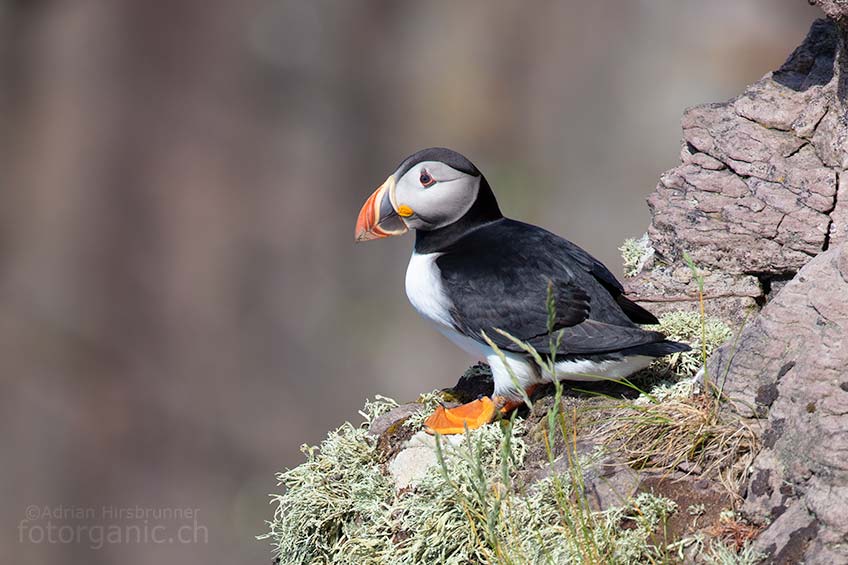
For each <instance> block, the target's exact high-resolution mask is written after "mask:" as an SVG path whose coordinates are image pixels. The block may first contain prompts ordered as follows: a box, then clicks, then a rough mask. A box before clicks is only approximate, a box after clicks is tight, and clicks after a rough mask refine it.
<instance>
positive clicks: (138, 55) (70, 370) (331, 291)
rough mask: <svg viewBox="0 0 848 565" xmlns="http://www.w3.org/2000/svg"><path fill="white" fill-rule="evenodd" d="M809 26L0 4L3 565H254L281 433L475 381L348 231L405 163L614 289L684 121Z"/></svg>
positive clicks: (781, 20)
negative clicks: (461, 158) (575, 248)
mask: <svg viewBox="0 0 848 565" xmlns="http://www.w3.org/2000/svg"><path fill="white" fill-rule="evenodd" d="M818 15H819V12H818V10H817V9H815V8H811V7H809V6H807V5H806V2H802V1H799V0H780V1H775V0H749V1H748V2H737V1H735V0H720V1H714V2H701V1H697V0H686V1H682V0H642V1H632V2H617V1H597V0H596V1H593V2H585V1H577V0H574V1H561V2H541V1H540V2H535V3H527V2H521V1H519V0H515V1H507V0H497V1H493V0H487V1H483V0H479V1H468V2H461V3H460V2H452V1H448V0H445V1H429V2H413V1H404V2H401V1H388V0H383V1H370V2H329V1H306V0H277V1H273V2H263V1H259V0H246V1H240V2H223V1H217V2H210V1H208V0H171V1H169V2H157V1H140V0H137V1H132V0H90V1H89V0H79V1H72V0H52V1H51V0H18V1H8V0H7V1H3V2H0V187H2V193H0V194H2V197H3V200H2V204H0V430H2V432H1V433H0V442H2V443H0V492H2V499H1V500H2V505H0V554H2V556H3V562H5V563H17V564H29V563H38V564H43V563H65V564H83V563H84V564H95V565H96V564H101V563H102V564H107V563H108V564H111V563H122V564H124V565H135V564H140V563H160V562H161V563H180V564H181V565H191V564H195V563H198V564H199V563H256V564H261V563H270V560H271V553H270V547H269V546H268V545H267V543H266V542H261V541H256V540H254V538H253V536H255V535H256V534H260V533H262V532H264V531H265V525H264V523H263V521H264V520H265V519H268V518H270V516H271V513H272V507H271V506H269V505H268V498H267V493H269V492H273V491H275V489H276V486H275V484H276V483H275V479H274V473H275V472H276V471H278V470H281V469H283V468H285V467H289V466H293V465H296V464H298V463H299V462H301V461H302V460H303V455H302V454H301V453H300V451H299V446H300V445H301V444H303V443H309V444H314V443H317V442H319V441H320V440H321V439H322V437H323V436H324V435H325V434H326V432H327V430H328V429H330V428H333V427H336V426H338V425H340V424H341V423H342V422H343V421H344V420H348V419H350V420H353V421H358V420H359V416H358V415H357V410H358V409H360V407H361V406H362V403H363V401H364V399H365V398H366V397H373V396H374V395H376V394H383V395H387V396H391V397H394V398H396V399H398V400H408V399H413V398H415V397H416V396H417V395H418V394H419V393H421V392H424V391H428V390H432V389H433V388H437V387H443V386H448V385H452V384H453V383H454V382H455V380H456V378H457V377H458V376H459V375H460V374H461V373H462V372H463V370H464V369H465V368H466V367H467V366H468V364H469V360H468V359H467V358H466V357H465V355H464V354H463V353H462V352H461V351H459V350H458V349H456V348H455V347H454V346H453V345H451V344H450V343H449V342H448V341H446V340H445V339H444V338H442V337H441V336H440V335H439V334H437V333H436V332H435V331H433V330H432V329H431V328H430V327H429V326H428V325H427V324H425V323H424V322H423V321H421V320H419V319H418V318H417V316H416V314H415V313H414V312H413V310H412V308H411V307H409V306H408V304H407V303H406V297H405V295H404V290H403V278H404V272H405V268H406V262H407V260H408V256H409V254H410V251H411V246H412V237H404V238H394V239H391V240H382V241H377V242H371V243H368V244H360V245H356V246H355V245H354V244H353V224H354V221H355V219H356V215H357V212H358V210H359V207H360V205H361V204H362V202H363V201H364V200H365V198H366V197H367V196H368V195H369V194H370V193H371V191H372V190H373V189H374V188H375V187H376V186H377V185H379V184H380V183H381V182H382V181H383V180H384V179H385V178H386V176H387V175H388V174H389V173H391V172H392V171H393V170H394V168H395V166H396V165H397V164H398V162H400V161H401V159H403V158H404V157H405V156H407V155H408V154H410V153H412V152H414V151H416V150H417V149H420V148H423V147H427V146H432V145H444V146H448V147H451V148H454V149H456V150H459V151H460V152H462V153H464V154H465V155H467V156H468V157H469V158H471V160H472V161H473V162H474V163H475V164H476V165H477V166H478V167H479V168H480V169H481V170H483V171H484V173H485V174H486V176H487V178H488V179H489V181H490V183H491V184H492V186H493V188H494V190H495V192H496V193H497V195H498V196H499V198H500V201H501V205H502V209H503V210H504V212H505V213H506V214H507V215H510V216H513V217H517V218H521V219H523V220H526V221H530V222H533V223H536V224H539V225H542V226H544V227H546V228H548V229H550V230H552V231H554V232H556V233H559V234H561V235H563V236H566V237H568V238H569V239H571V240H573V241H575V242H576V243H578V244H580V245H582V246H584V247H585V248H586V249H588V250H589V251H591V252H592V253H593V254H595V255H596V256H598V257H599V258H600V259H602V260H603V261H604V262H606V263H607V264H608V265H609V266H610V267H611V268H612V269H613V271H615V272H617V273H620V271H621V268H620V259H619V254H618V250H617V247H618V246H619V245H620V243H621V241H622V240H623V239H624V238H625V237H627V236H638V235H640V234H641V233H643V232H644V230H645V228H646V227H647V224H648V221H649V214H648V210H647V207H646V205H645V203H644V200H645V198H646V196H647V195H648V194H649V193H650V192H651V191H652V190H653V188H654V185H655V183H656V180H657V178H658V175H659V174H660V173H661V172H662V171H663V170H665V169H668V168H670V167H672V166H674V165H675V164H676V163H677V161H678V157H677V155H678V151H679V138H680V131H679V125H678V124H679V119H680V115H681V112H682V111H683V109H684V107H686V106H690V105H694V104H698V103H702V102H709V101H720V100H724V99H727V98H729V97H731V96H734V95H735V94H738V93H740V92H741V90H742V89H743V88H744V87H745V85H747V84H749V83H751V82H753V81H755V80H757V79H758V78H759V77H760V76H762V75H763V74H765V73H766V72H767V71H769V70H772V69H774V68H776V67H777V66H778V65H780V64H781V63H782V62H783V60H784V59H785V57H786V56H787V55H788V54H789V53H790V51H791V50H792V49H793V48H794V47H795V46H796V45H798V44H799V42H800V41H801V39H802V38H803V36H804V35H805V33H806V30H807V28H808V26H809V24H810V22H811V21H812V20H813V19H814V18H816V17H817V16H818ZM31 505H35V506H36V507H37V508H38V509H40V510H39V513H38V515H37V516H36V515H32V516H30V512H31V509H29V507H30V506H31ZM104 507H106V509H108V508H125V507H129V508H135V507H140V508H151V509H160V510H161V509H167V508H170V509H196V516H195V519H196V522H197V523H198V524H199V525H200V526H202V527H203V528H206V531H207V533H208V538H207V539H205V540H204V539H202V538H203V536H202V531H201V532H200V534H201V535H200V539H197V540H194V542H193V543H154V542H152V541H150V540H147V541H145V540H141V541H140V542H136V541H135V540H127V539H122V540H113V542H112V543H104V544H102V545H103V546H102V547H100V548H96V546H97V545H98V544H96V543H91V535H90V534H86V533H85V532H82V533H80V532H79V529H78V528H77V526H79V525H80V524H82V525H91V524H100V525H103V524H105V525H109V524H114V523H120V524H127V523H130V522H132V520H135V519H136V518H126V517H121V518H115V517H114V516H113V515H112V514H110V513H109V511H108V510H106V509H104ZM56 508H60V509H61V508H70V509H93V511H94V513H95V515H94V516H93V517H92V516H88V515H87V516H83V517H73V516H67V515H62V516H59V517H58V518H55V517H54V518H53V523H54V525H55V526H56V527H62V526H64V527H65V530H63V531H64V532H65V533H64V534H62V532H61V531H58V530H57V531H55V532H54V534H55V535H54V536H53V541H50V539H49V532H47V531H46V528H47V527H48V524H47V522H48V521H49V520H50V516H45V515H44V510H45V509H49V510H50V511H53V510H55V509H56ZM184 517H185V516H184V515H183V518H184ZM27 518H32V519H31V520H29V521H27ZM144 520H147V521H148V522H149V523H148V524H147V525H148V526H153V525H158V524H160V523H164V524H165V526H166V527H168V528H170V527H172V526H174V525H179V524H182V523H183V522H180V520H179V519H175V520H171V518H169V517H167V516H162V515H159V516H156V515H148V516H147V517H146V518H144ZM188 522H189V523H191V520H188ZM67 526H74V527H75V528H77V529H76V530H74V536H76V537H74V538H73V539H72V540H69V538H68V534H67V531H68V530H67ZM39 527H40V528H42V530H41V532H42V534H45V537H42V538H41V539H39V537H38V535H37V532H38V529H37V528H39ZM62 536H64V537H62Z"/></svg>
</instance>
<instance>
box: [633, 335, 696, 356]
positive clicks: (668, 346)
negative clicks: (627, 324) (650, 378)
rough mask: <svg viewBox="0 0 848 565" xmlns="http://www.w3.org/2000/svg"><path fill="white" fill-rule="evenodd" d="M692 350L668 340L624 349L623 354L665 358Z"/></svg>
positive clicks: (677, 342) (685, 345)
mask: <svg viewBox="0 0 848 565" xmlns="http://www.w3.org/2000/svg"><path fill="white" fill-rule="evenodd" d="M691 350H692V348H691V347H689V346H688V345H687V344H685V343H680V342H679V341H670V340H667V339H666V340H663V341H655V342H653V343H645V344H643V345H637V346H635V347H630V348H628V349H623V350H621V353H622V354H624V355H625V356H630V355H644V356H646V357H663V356H665V355H671V354H672V353H683V352H684V351H691Z"/></svg>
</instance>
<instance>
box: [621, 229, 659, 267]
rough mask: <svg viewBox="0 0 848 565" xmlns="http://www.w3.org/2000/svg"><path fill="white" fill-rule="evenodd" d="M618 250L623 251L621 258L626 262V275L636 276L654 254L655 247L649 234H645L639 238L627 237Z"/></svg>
mask: <svg viewBox="0 0 848 565" xmlns="http://www.w3.org/2000/svg"><path fill="white" fill-rule="evenodd" d="M618 250H619V251H621V259H622V261H623V262H624V276H625V277H634V276H636V275H637V274H639V271H641V270H642V267H643V266H644V265H645V263H646V262H647V261H648V259H650V258H651V257H652V256H653V254H654V248H653V247H652V246H651V240H650V239H649V238H648V234H644V235H643V236H642V237H640V238H638V239H637V238H633V237H629V238H627V239H625V240H624V242H623V243H622V244H621V247H619V248H618Z"/></svg>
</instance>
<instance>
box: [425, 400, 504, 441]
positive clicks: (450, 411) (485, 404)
mask: <svg viewBox="0 0 848 565" xmlns="http://www.w3.org/2000/svg"><path fill="white" fill-rule="evenodd" d="M497 412H498V410H497V407H496V406H495V403H494V402H493V401H492V399H491V398H489V397H488V396H484V397H483V398H478V399H477V400H475V401H473V402H469V403H467V404H463V405H461V406H457V407H456V408H445V407H444V405H439V406H437V407H436V410H435V411H434V412H433V413H432V414H431V415H430V417H429V418H427V420H426V421H425V422H424V430H425V431H426V432H427V433H428V434H437V433H438V434H442V435H449V434H461V433H463V432H465V429H466V427H467V428H468V429H469V430H474V429H477V428H479V427H480V426H482V425H484V424H488V423H489V422H491V421H492V420H494V419H495V416H497Z"/></svg>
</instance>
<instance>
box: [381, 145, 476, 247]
mask: <svg viewBox="0 0 848 565" xmlns="http://www.w3.org/2000/svg"><path fill="white" fill-rule="evenodd" d="M425 169H426V170H427V172H428V173H429V174H430V175H431V176H432V177H433V178H434V179H436V181H437V182H436V183H435V184H433V185H432V186H430V187H423V186H421V183H420V182H419V180H418V179H419V176H420V174H421V171H422V170H425ZM479 190H480V177H474V176H471V175H468V174H465V173H463V172H461V171H457V170H456V169H454V168H452V167H450V166H448V165H446V164H444V163H440V162H436V161H426V162H424V163H421V164H420V165H419V166H416V167H414V168H412V169H410V170H409V171H408V172H407V173H406V174H404V175H403V177H401V179H400V180H399V181H398V183H397V188H396V190H395V200H393V202H392V203H393V204H394V206H395V209H398V208H399V207H400V206H407V207H409V208H410V209H411V210H412V212H413V215H412V216H410V217H408V218H406V223H407V225H409V227H411V228H414V229H425V230H433V229H437V228H441V227H444V226H446V225H448V224H452V223H453V222H455V221H457V220H458V219H460V218H461V217H462V216H464V215H465V213H466V212H468V210H469V209H470V208H471V206H473V205H474V202H475V201H476V200H477V194H478V192H479Z"/></svg>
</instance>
